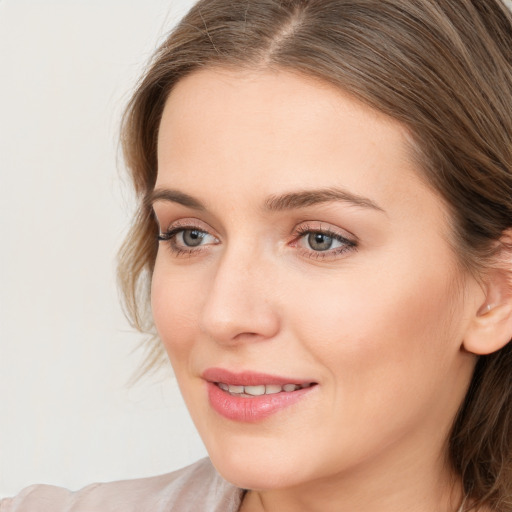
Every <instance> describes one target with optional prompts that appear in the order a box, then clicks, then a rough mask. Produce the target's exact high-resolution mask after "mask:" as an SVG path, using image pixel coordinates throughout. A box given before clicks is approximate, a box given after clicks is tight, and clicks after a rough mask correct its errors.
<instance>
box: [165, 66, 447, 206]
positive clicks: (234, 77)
mask: <svg viewBox="0 0 512 512" xmlns="http://www.w3.org/2000/svg"><path fill="white" fill-rule="evenodd" d="M410 140H411V139H410V137H409V136H408V132H407V130H406V128H405V127H403V126H402V125H401V124H400V123H398V122H397V121H395V120H393V119H391V118H389V117H387V116H385V115H383V114H381V113H379V112H377V111H376V110H374V109H372V108H370V107H368V106H366V105H365V104H363V103H361V102H360V101H358V100H356V99H354V98H353V97H352V96H350V95H348V94H346V93H344V92H343V91H341V90H340V89H338V88H335V87H334V86H332V85H330V84H326V83H324V82H321V81H319V80H316V79H312V78H310V77H305V76H303V75H300V74H296V73H291V72H287V71H258V72H254V71H253V72H248V71H233V70H226V69H206V70H201V71H199V72H195V73H193V74H191V75H189V76H188V77H186V78H184V79H182V80H181V81H180V82H179V83H178V84H177V85H176V86H175V88H174V90H173V91H172V93H171V94H170V96H169V98H168V100H167V102H166V105H165V109H164V112H163V116H162V121H161V126H160V131H159V138H158V178H157V187H158V186H172V187H173V188H176V187H184V188H186V189H187V192H190V191H191V189H192V190H194V191H196V192H197V194H199V195H202V196H203V197H206V199H208V197H207V196H208V195H210V196H214V195H216V196H218V197H224V198H228V199H229V200H230V201H235V202H236V201H237V199H240V198H241V197H242V196H244V197H245V200H246V201H247V200H248V198H249V199H250V198H251V197H253V196H255V195H258V194H260V195H261V196H262V197H263V196H268V195H272V194H278V193H281V192H286V191H288V190H290V189H294V190H296V189H298V188H312V187H314V188H318V187H319V186H341V187H344V188H347V189H350V190H352V191H353V192H354V193H357V194H359V195H364V196H366V197H370V198H371V199H372V200H375V202H376V203H378V204H383V205H384V208H385V204H386V203H389V202H393V201H396V200H397V199H399V200H400V201H401V202H411V203H412V204H413V205H418V204H420V203H418V201H419V200H420V199H421V200H422V201H424V202H425V207H428V208H429V209H430V208H432V205H433V204H435V208H439V204H440V202H441V200H440V198H439V197H438V196H437V194H435V193H433V192H432V191H431V190H430V189H429V188H428V187H427V186H426V185H425V184H424V183H423V180H421V179H419V178H418V169H417V166H416V164H415V163H414V161H413V159H412V158H411V157H410V144H411V142H410ZM426 203H429V204H428V205H427V204H426Z"/></svg>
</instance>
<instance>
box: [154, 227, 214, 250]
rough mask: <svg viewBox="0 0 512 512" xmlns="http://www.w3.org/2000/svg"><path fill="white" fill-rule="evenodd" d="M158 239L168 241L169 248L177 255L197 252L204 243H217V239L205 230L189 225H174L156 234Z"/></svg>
mask: <svg viewBox="0 0 512 512" xmlns="http://www.w3.org/2000/svg"><path fill="white" fill-rule="evenodd" d="M158 240H159V241H161V242H168V243H169V247H170V249H171V250H172V251H173V252H174V253H176V254H177V255H182V254H191V253H192V252H197V251H198V250H201V248H202V247H203V246H205V245H214V244H218V243H219V240H218V239H217V238H215V237H214V236H213V235H211V234H210V233H208V232H207V231H203V230H202V229H198V228H194V227H190V228H186V227H185V228H184V227H176V228H174V229H170V230H169V231H167V232H165V233H161V234H159V235H158Z"/></svg>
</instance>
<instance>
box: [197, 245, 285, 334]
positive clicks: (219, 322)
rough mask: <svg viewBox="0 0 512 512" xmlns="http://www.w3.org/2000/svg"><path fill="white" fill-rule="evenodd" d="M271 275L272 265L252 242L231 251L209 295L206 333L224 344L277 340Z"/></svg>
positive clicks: (220, 264)
mask: <svg viewBox="0 0 512 512" xmlns="http://www.w3.org/2000/svg"><path fill="white" fill-rule="evenodd" d="M271 275H272V263H271V262H270V261H269V259H268V258H265V257H264V255H263V254H261V252H260V251H258V249H257V248H256V247H255V246H254V244H251V242H250V241H249V242H246V243H238V244H236V245H235V244H233V245H232V246H230V247H227V248H226V249H225V250H224V252H223V253H222V255H221V256H220V257H219V260H218V261H217V264H216V265H215V268H214V270H213V276H212V278H211V280H210V286H209V287H208V289H207V291H206V296H205V300H204V303H203V310H202V315H201V328H202V330H203V331H204V332H205V333H207V334H208V335H209V336H210V337H212V338H214V339H215V340H216V341H218V342H221V343H231V342H237V341H240V340H241V339H252V340H263V339H267V338H270V337H272V336H274V335H275V333H276V332H277V331H278V329H279V318H278V315H277V310H276V308H275V304H273V301H272V296H273V294H272V293H271V290H270V288H271V287H269V286H268V285H269V284H270V283H269V279H270V276H271ZM244 335H245V336H244Z"/></svg>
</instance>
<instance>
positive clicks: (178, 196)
mask: <svg viewBox="0 0 512 512" xmlns="http://www.w3.org/2000/svg"><path fill="white" fill-rule="evenodd" d="M157 201H169V202H172V203H178V204H181V205H183V206H186V207H187V208H192V209H194V210H202V211H204V210H206V207H205V206H204V204H203V203H202V202H201V201H199V199H196V198H195V197H193V196H190V195H188V194H185V193H184V192H180V191H179V190H173V189H167V188H158V189H155V190H153V191H152V192H151V193H150V194H149V196H148V199H147V202H148V204H149V205H153V203H155V202H157ZM334 201H341V202H343V203H349V204H352V205H354V206H359V207H363V208H369V209H372V210H376V211H380V212H384V209H382V208H381V207H380V206H379V205H378V204H377V203H375V202H374V201H372V200H371V199H368V198H367V197H363V196H360V195H357V194H353V193H351V192H349V191H347V190H344V189H341V188H323V189H313V190H300V191H297V192H288V193H286V194H279V195H272V196H270V197H268V198H267V199H266V200H265V202H264V210H266V211H270V212H279V211H285V210H295V209H299V208H306V207H308V206H314V205H316V204H321V203H329V202H334Z"/></svg>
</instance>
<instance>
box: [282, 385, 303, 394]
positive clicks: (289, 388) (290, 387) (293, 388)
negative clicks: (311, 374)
mask: <svg viewBox="0 0 512 512" xmlns="http://www.w3.org/2000/svg"><path fill="white" fill-rule="evenodd" d="M283 389H284V390H285V391H286V392H288V393H289V392H290V391H296V390H297V389H299V386H297V385H296V384H285V385H284V386H283Z"/></svg>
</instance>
